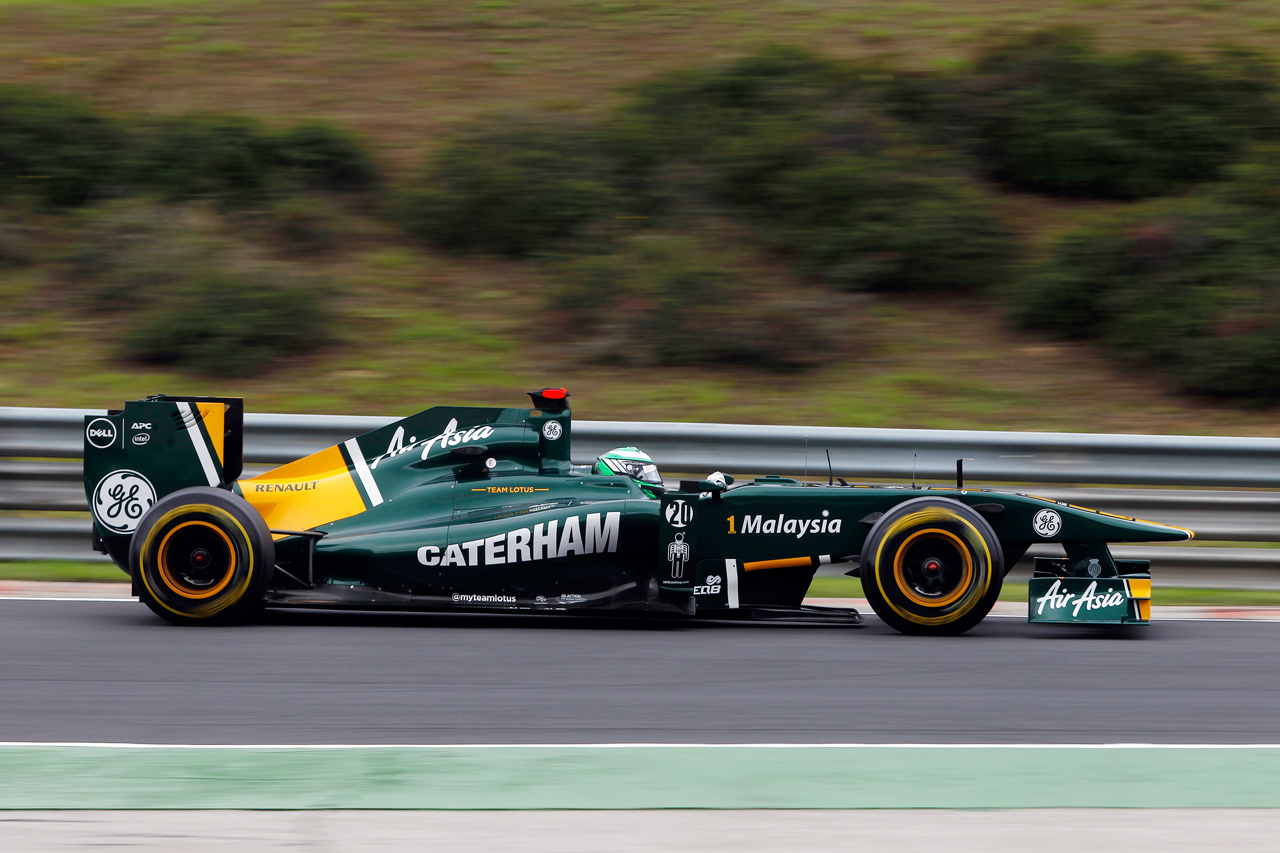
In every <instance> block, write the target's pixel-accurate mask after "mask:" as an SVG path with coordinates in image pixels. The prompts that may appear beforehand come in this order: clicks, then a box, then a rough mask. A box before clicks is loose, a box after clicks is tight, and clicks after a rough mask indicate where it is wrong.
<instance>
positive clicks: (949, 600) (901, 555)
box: [893, 527, 973, 607]
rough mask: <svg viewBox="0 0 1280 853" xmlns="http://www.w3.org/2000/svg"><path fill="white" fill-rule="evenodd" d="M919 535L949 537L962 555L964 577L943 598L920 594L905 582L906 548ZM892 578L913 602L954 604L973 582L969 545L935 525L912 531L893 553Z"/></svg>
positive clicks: (936, 604) (936, 605) (924, 604)
mask: <svg viewBox="0 0 1280 853" xmlns="http://www.w3.org/2000/svg"><path fill="white" fill-rule="evenodd" d="M921 536H936V537H940V538H943V539H950V540H951V542H952V543H953V544H954V545H955V546H956V548H957V549H958V550H959V551H960V554H961V555H962V556H963V557H964V577H963V578H961V580H960V583H959V585H958V586H956V588H955V590H954V591H953V592H952V593H951V594H950V595H948V596H945V597H943V598H931V597H929V596H925V595H921V594H920V593H918V592H916V590H915V589H914V588H913V587H912V586H911V584H909V583H908V582H907V575H906V571H905V566H904V565H903V564H904V563H905V562H906V553H907V548H908V547H909V546H910V545H911V543H912V542H914V541H915V540H917V539H919V538H920V537H921ZM893 579H894V581H895V582H897V584H898V589H899V590H901V592H902V594H903V595H905V596H906V597H907V598H908V599H909V600H910V601H912V602H914V603H915V604H919V605H920V606H922V607H946V606H947V605H949V604H954V603H955V602H957V601H959V600H960V599H961V598H962V597H963V596H964V594H965V593H966V592H968V590H969V584H971V583H973V556H972V555H971V554H970V553H969V547H968V546H967V545H965V543H964V540H962V539H961V538H960V537H959V536H957V535H955V534H954V533H952V532H951V531H949V530H941V529H939V528H937V527H930V528H926V529H925V530H917V531H916V532H915V533H912V534H911V535H910V536H908V537H907V540H906V541H905V542H903V543H902V544H901V545H900V546H899V547H898V551H897V553H895V554H894V555H893Z"/></svg>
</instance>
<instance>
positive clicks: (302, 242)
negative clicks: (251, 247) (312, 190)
mask: <svg viewBox="0 0 1280 853" xmlns="http://www.w3.org/2000/svg"><path fill="white" fill-rule="evenodd" d="M247 224H248V225H249V227H251V228H253V229H255V230H256V232H257V233H258V234H259V235H260V236H262V237H264V238H266V240H267V242H268V243H269V244H270V246H271V247H272V248H273V249H278V250H281V251H283V252H284V253H285V254H288V255H296V256H298V257H308V256H315V255H325V254H328V253H329V252H330V251H332V250H333V249H334V248H335V246H337V245H338V244H339V242H340V237H341V235H342V233H343V231H344V226H343V221H342V217H341V215H340V213H339V212H338V211H337V210H335V208H334V206H333V205H331V204H328V203H326V201H325V199H323V198H317V197H314V196H289V197H286V198H282V199H279V200H277V201H275V202H273V203H272V204H270V205H269V206H267V207H266V208H264V209H263V210H261V211H258V212H254V213H252V214H250V221H249V223H247Z"/></svg>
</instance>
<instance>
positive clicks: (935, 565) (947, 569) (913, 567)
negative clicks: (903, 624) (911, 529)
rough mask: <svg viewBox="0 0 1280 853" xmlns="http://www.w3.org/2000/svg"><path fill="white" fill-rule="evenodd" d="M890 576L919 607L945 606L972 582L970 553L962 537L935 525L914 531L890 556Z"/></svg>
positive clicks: (971, 558) (972, 573)
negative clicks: (891, 566)
mask: <svg viewBox="0 0 1280 853" xmlns="http://www.w3.org/2000/svg"><path fill="white" fill-rule="evenodd" d="M893 576H894V581H895V582H896V584H897V587H898V589H899V590H900V591H901V592H902V595H903V596H904V597H905V598H906V599H907V600H908V601H910V602H911V603H913V604H917V605H919V606H921V607H928V608H931V609H932V608H939V607H947V606H949V605H951V604H954V603H955V602H957V601H959V600H960V599H961V598H963V597H964V595H965V593H967V592H968V591H969V587H970V585H971V584H972V583H973V577H974V567H973V555H972V554H971V553H970V551H969V548H968V546H966V545H965V543H964V540H962V539H961V538H960V537H959V536H957V535H956V534H954V533H952V532H951V531H949V530H942V529H939V528H936V527H931V528H926V529H924V530H917V531H916V532H915V533H912V534H911V535H910V536H908V537H907V538H906V540H904V541H903V543H902V544H901V545H900V546H899V547H898V550H897V552H896V553H895V554H894V556H893Z"/></svg>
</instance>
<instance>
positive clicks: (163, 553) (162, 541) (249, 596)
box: [129, 486, 276, 625]
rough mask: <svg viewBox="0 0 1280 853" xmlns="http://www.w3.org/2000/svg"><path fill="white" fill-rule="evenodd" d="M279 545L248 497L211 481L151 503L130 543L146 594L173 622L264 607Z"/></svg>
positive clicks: (219, 621)
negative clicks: (213, 484)
mask: <svg viewBox="0 0 1280 853" xmlns="http://www.w3.org/2000/svg"><path fill="white" fill-rule="evenodd" d="M275 562H276V549H275V543H274V542H273V541H272V539H271V531H270V530H269V529H268V528H267V524H266V522H265V521H263V519H262V516H261V515H260V514H259V513H258V511H257V510H256V509H254V508H253V507H252V506H251V505H250V504H249V502H248V501H246V500H245V499H244V498H242V497H240V496H238V495H235V494H232V493H231V492H227V491H223V490H222V489H213V488H209V487H208V486H197V487H195V488H191V489H182V490H180V491H177V492H174V493H173V494H171V495H168V496H166V497H164V498H162V499H161V500H159V501H158V502H157V503H156V505H155V506H153V507H152V508H151V509H150V510H148V511H147V514H146V515H144V516H143V517H142V519H141V520H140V521H139V523H138V529H137V531H136V532H135V533H134V535H133V541H132V542H131V543H130V545H129V568H130V573H131V575H132V577H133V579H134V585H135V587H136V588H137V590H138V595H139V597H140V598H141V599H142V601H143V602H144V603H145V604H146V605H147V606H148V607H150V608H151V609H152V611H154V612H155V613H156V615H158V616H160V617H161V618H162V619H166V620H168V621H169V622H172V623H174V624H175V625H197V624H200V625H225V624H228V623H232V622H238V621H241V620H243V619H245V618H246V617H248V616H250V615H252V614H253V613H254V612H256V611H257V610H259V609H261V607H262V603H263V596H264V595H265V594H266V591H267V587H268V585H269V584H270V582H271V573H272V570H273V569H274V568H275Z"/></svg>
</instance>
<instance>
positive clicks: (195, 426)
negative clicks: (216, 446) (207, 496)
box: [178, 403, 222, 486]
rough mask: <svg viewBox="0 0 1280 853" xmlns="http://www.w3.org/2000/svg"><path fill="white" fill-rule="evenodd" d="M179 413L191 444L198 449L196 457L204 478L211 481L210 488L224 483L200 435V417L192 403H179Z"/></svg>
mask: <svg viewBox="0 0 1280 853" xmlns="http://www.w3.org/2000/svg"><path fill="white" fill-rule="evenodd" d="M178 411H179V412H182V422H183V424H184V425H185V426H186V430H187V435H189V436H191V444H192V446H194V447H195V449H196V456H199V457H200V467H201V468H203V469H204V476H205V477H206V478H207V479H208V480H209V485H210V486H217V485H219V484H220V483H221V482H222V481H221V480H219V479H218V469H217V468H216V467H214V464H213V457H212V456H210V455H209V448H208V447H205V444H204V437H203V436H201V435H200V416H199V415H198V414H197V413H196V412H194V411H192V409H191V404H190V403H179V404H178Z"/></svg>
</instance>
